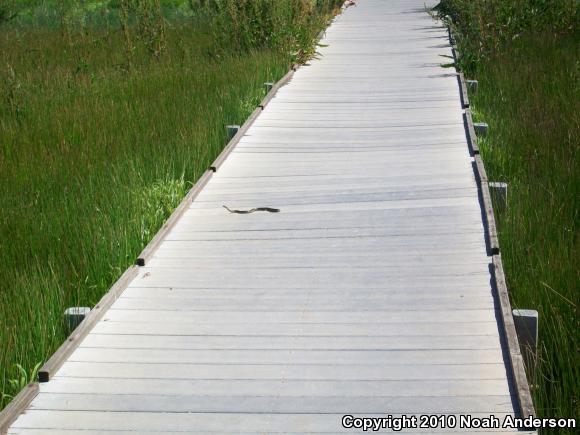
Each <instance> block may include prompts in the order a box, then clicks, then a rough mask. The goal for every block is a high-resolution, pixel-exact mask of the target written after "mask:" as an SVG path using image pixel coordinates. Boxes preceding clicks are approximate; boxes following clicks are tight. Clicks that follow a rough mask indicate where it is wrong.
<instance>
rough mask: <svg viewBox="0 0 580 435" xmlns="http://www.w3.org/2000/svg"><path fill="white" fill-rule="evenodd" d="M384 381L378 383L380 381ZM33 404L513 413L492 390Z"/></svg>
mask: <svg viewBox="0 0 580 435" xmlns="http://www.w3.org/2000/svg"><path fill="white" fill-rule="evenodd" d="M379 385H380V383H379ZM32 409H34V410H57V411H108V412H148V413H149V412H179V413H212V412H228V413H235V412H238V413H262V412H264V410H268V411H269V412H271V413H275V414H293V413H311V414H340V413H344V414H362V413H365V414H366V413H376V414H377V415H382V414H383V413H384V412H385V409H388V412H389V413H391V414H392V413H405V414H430V413H438V414H450V413H454V412H463V411H465V410H466V409H469V410H470V412H479V413H489V414H495V413H509V412H510V411H511V409H513V405H512V397H511V396H509V395H501V396H490V395H479V396H451V397H450V396H445V395H443V396H437V395H435V394H433V395H431V396H428V397H426V396H411V397H408V396H402V397H400V396H386V397H385V396H380V397H376V396H370V397H365V396H355V397H350V396H347V397H345V396H338V395H337V396H330V397H303V398H301V399H300V401H297V400H296V398H295V397H292V396H283V395H282V396H278V395H271V396H231V395H226V396H209V397H208V396H203V395H193V394H191V395H189V394H188V395H185V394H183V395H181V394H180V395H176V396H173V395H170V396H167V395H156V394H147V395H137V394H133V395H132V394H111V395H103V394H98V395H94V394H72V393H65V394H53V393H46V394H43V395H42V396H41V397H40V398H39V400H37V401H36V402H35V404H34V406H33V408H32Z"/></svg>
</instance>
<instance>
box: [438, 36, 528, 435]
mask: <svg viewBox="0 0 580 435" xmlns="http://www.w3.org/2000/svg"><path fill="white" fill-rule="evenodd" d="M448 32H449V42H450V44H451V49H452V52H453V58H454V59H455V61H456V63H455V67H456V69H457V72H458V75H459V80H458V82H459V87H460V89H459V90H460V97H461V102H462V106H463V108H464V109H465V121H466V127H467V128H466V134H467V138H468V145H469V147H470V148H471V151H472V156H473V159H474V171H475V176H476V181H477V184H478V188H479V191H480V194H481V200H482V207H483V214H484V216H485V224H486V225H485V231H486V233H487V234H486V236H487V238H488V241H489V250H490V252H489V253H488V254H489V255H490V256H491V262H492V263H491V267H492V279H493V284H494V287H495V292H496V295H497V301H498V303H499V308H500V313H501V325H500V326H501V329H502V331H501V332H502V334H503V337H504V339H505V342H506V344H507V353H508V356H509V366H510V369H511V376H512V379H513V382H514V386H515V390H516V391H515V395H516V398H517V402H518V407H519V411H520V417H521V418H524V419H525V418H528V417H535V415H536V413H535V409H534V403H533V400H532V395H531V392H530V386H529V383H528V379H527V376H526V370H525V365H524V359H523V357H522V354H521V350H520V344H519V340H518V336H517V333H516V329H515V324H514V318H513V313H512V309H511V303H510V299H509V292H508V288H507V283H506V279H505V273H504V269H503V262H502V259H501V254H500V249H499V240H498V236H497V227H496V224H495V216H494V211H493V204H492V201H491V194H490V190H489V184H488V181H489V180H488V178H487V173H486V171H485V166H484V163H483V159H482V157H481V155H480V153H479V147H478V145H477V138H476V135H475V127H474V124H473V119H472V116H471V110H470V108H469V100H468V97H467V84H466V81H465V77H464V75H463V73H462V72H461V71H460V70H459V65H458V64H457V61H458V59H459V53H458V52H457V47H456V46H455V45H454V41H455V40H456V38H455V36H454V35H453V30H452V29H451V27H450V26H448ZM466 103H467V104H466ZM536 433H537V431H536Z"/></svg>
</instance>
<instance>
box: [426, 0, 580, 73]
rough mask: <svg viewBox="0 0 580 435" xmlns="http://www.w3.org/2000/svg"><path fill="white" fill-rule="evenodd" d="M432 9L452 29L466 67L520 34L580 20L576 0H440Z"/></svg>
mask: <svg viewBox="0 0 580 435" xmlns="http://www.w3.org/2000/svg"><path fill="white" fill-rule="evenodd" d="M435 9H436V10H437V11H438V13H439V15H440V16H441V17H443V18H445V19H446V20H447V21H448V23H449V24H450V25H451V27H452V28H453V29H454V30H455V36H456V43H457V45H458V47H459V49H460V53H461V63H462V67H463V68H464V69H466V70H468V71H469V70H472V69H474V68H476V67H477V63H478V62H479V61H480V60H483V59H486V58H487V57H489V56H490V55H491V54H493V53H494V52H495V51H497V50H498V49H500V48H501V47H502V46H503V45H504V44H506V43H508V42H510V41H513V40H515V39H517V38H519V37H521V36H522V35H525V34H527V33H542V34H550V35H559V34H564V33H569V32H571V31H573V30H574V29H575V28H578V25H579V24H580V2H578V1H577V0H441V2H440V3H439V5H437V7H436V8H435Z"/></svg>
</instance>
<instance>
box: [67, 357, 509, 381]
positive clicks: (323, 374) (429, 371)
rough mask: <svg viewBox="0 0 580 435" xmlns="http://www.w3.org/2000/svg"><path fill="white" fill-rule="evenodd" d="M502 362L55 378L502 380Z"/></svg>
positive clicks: (86, 373)
mask: <svg viewBox="0 0 580 435" xmlns="http://www.w3.org/2000/svg"><path fill="white" fill-rule="evenodd" d="M505 372H506V369H505V365H504V364H503V363H495V364H459V365H457V364H455V365H434V366H429V365H428V364H415V365H390V364H385V363H380V364H375V365H372V364H367V365H356V364H352V365H336V364H317V365H308V364H301V365H290V364H261V363H260V364H235V365H233V364H199V363H197V364H195V363H194V364H141V363H123V364H117V363H106V362H105V363H103V362H101V363H97V362H75V361H68V362H66V363H65V364H64V365H63V366H62V368H61V369H60V371H59V372H58V377H69V378H70V377H72V378H113V379H115V378H125V379H144V378H145V379H146V378H155V379H224V380H227V379H271V380H274V379H281V378H282V377H285V378H286V379H295V380H303V381H308V380H318V381H325V380H345V381H347V380H351V381H355V380H366V381H375V380H378V381H381V380H391V381H397V380H398V381H405V380H416V381H418V380H422V379H425V380H449V379H456V380H459V379H504V378H505Z"/></svg>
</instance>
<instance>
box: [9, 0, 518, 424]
mask: <svg viewBox="0 0 580 435" xmlns="http://www.w3.org/2000/svg"><path fill="white" fill-rule="evenodd" d="M427 3H428V4H430V3H434V2H433V1H429V0H428V1H427ZM424 4H425V0H382V1H381V0H359V2H358V5H357V6H356V7H351V8H349V9H348V10H347V11H346V12H345V13H344V14H343V15H342V16H341V17H339V18H338V19H337V20H336V22H335V23H334V24H333V25H332V26H331V28H330V29H329V30H328V32H327V34H326V37H325V38H324V40H323V43H324V44H325V46H324V47H321V48H320V53H321V56H319V58H318V59H315V60H313V61H312V62H311V63H310V65H308V66H305V67H301V68H300V69H299V70H298V71H297V72H296V74H295V75H294V77H293V79H292V81H291V82H290V83H289V84H288V85H287V86H285V87H283V88H281V89H280V90H279V91H278V93H277V95H276V97H275V98H274V99H273V100H272V101H271V102H270V103H269V104H268V106H267V107H266V108H265V110H264V111H263V113H262V114H261V115H260V117H259V118H258V119H257V120H256V122H255V123H254V124H253V125H252V127H251V128H250V129H249V130H248V131H247V133H246V135H245V136H244V137H243V138H242V140H241V141H240V143H239V144H238V145H237V147H236V148H235V150H234V151H233V152H232V153H231V154H230V155H229V157H228V158H227V159H226V161H225V162H224V164H223V165H222V166H221V167H220V168H219V170H218V171H217V173H216V174H215V175H214V176H213V177H212V179H211V180H210V181H209V183H208V184H207V185H206V186H205V188H204V189H203V191H202V192H201V194H200V195H199V196H198V197H197V199H196V200H195V201H194V202H193V203H192V204H191V205H190V207H189V209H188V210H187V211H186V212H185V213H184V215H183V216H182V217H181V219H180V220H179V222H178V223H177V225H176V226H175V227H174V228H173V230H172V231H171V232H170V233H169V234H168V235H167V237H166V238H165V240H164V241H163V243H162V244H161V245H160V246H159V248H158V250H157V251H156V252H155V255H154V257H153V258H152V259H151V260H150V261H148V263H147V264H146V266H144V267H141V268H140V270H139V274H138V276H137V277H136V278H135V279H133V280H132V282H131V283H130V284H129V286H128V288H127V289H126V290H125V291H124V292H123V294H122V295H121V297H120V298H119V299H118V300H117V301H116V302H115V304H114V305H113V306H112V308H111V309H110V310H109V311H108V312H107V313H106V314H105V315H104V317H103V318H102V320H101V321H100V322H99V323H98V324H96V326H95V327H94V328H93V330H92V332H91V333H90V334H89V335H88V336H87V337H86V338H85V339H84V340H83V341H82V343H81V344H80V346H79V347H78V349H77V350H76V351H75V352H74V353H73V354H72V355H71V356H70V357H69V358H68V361H67V362H66V363H65V364H64V365H63V366H62V368H61V369H60V370H59V371H58V372H57V373H56V375H55V376H54V377H53V378H52V379H51V380H50V382H47V383H43V384H41V385H40V393H39V394H38V396H37V397H36V398H35V399H34V401H33V402H32V404H31V405H30V406H29V409H28V410H27V411H26V412H25V413H24V414H23V415H21V416H20V418H19V419H18V420H17V421H16V422H15V423H14V424H13V426H12V428H11V429H10V430H9V433H10V434H22V435H33V434H47V435H56V434H59V435H60V434H65V435H73V434H74V435H80V434H83V435H96V434H113V433H115V434H116V433H124V432H125V431H127V432H131V433H140V434H144V433H146V434H162V433H163V434H177V433H204V434H208V433H223V434H233V433H255V434H265V433H296V434H298V433H301V434H303V433H326V434H329V433H342V432H351V431H352V430H346V429H343V428H342V426H341V418H342V416H343V414H355V415H374V416H384V415H385V414H393V415H398V414H434V413H436V414H442V413H445V414H470V415H474V416H485V415H489V414H494V415H496V416H498V417H500V418H501V417H503V416H505V415H513V414H514V413H517V400H516V398H515V393H514V385H512V380H511V375H510V373H511V372H510V368H509V363H508V359H507V357H506V356H505V355H506V353H507V351H506V349H505V348H504V347H505V345H503V344H502V342H503V340H502V332H501V328H500V324H498V320H497V318H498V307H497V301H496V300H495V299H494V292H493V289H492V285H491V284H490V279H491V275H490V267H489V264H490V262H491V260H490V257H489V256H488V250H487V249H486V241H485V237H484V234H485V233H484V225H483V221H482V209H481V206H480V203H479V199H478V188H477V184H476V180H475V177H474V170H473V164H472V163H473V158H472V157H470V154H469V149H468V146H467V140H466V132H465V127H464V124H463V110H462V107H461V102H460V91H459V88H458V85H457V78H456V76H455V71H454V70H452V69H446V68H442V67H441V64H442V63H448V62H449V61H450V59H449V58H448V57H449V56H450V55H451V49H450V46H449V40H448V37H447V31H446V30H445V29H444V28H443V27H441V26H440V24H437V23H436V22H435V21H433V20H432V19H431V17H430V16H429V15H428V14H427V13H426V12H425V10H424ZM223 205H227V206H228V207H230V208H232V209H251V208H254V207H273V208H277V209H280V212H279V213H269V212H255V213H252V214H235V213H230V212H228V211H227V210H226V209H224V208H223V207H222V206H223ZM454 430H458V429H448V430H442V432H451V431H454ZM426 431H427V432H430V430H426ZM432 431H433V430H431V432H432ZM493 431H494V432H498V433H499V432H502V431H504V429H494V430H493ZM468 432H469V431H468ZM471 432H475V430H473V431H471Z"/></svg>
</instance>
